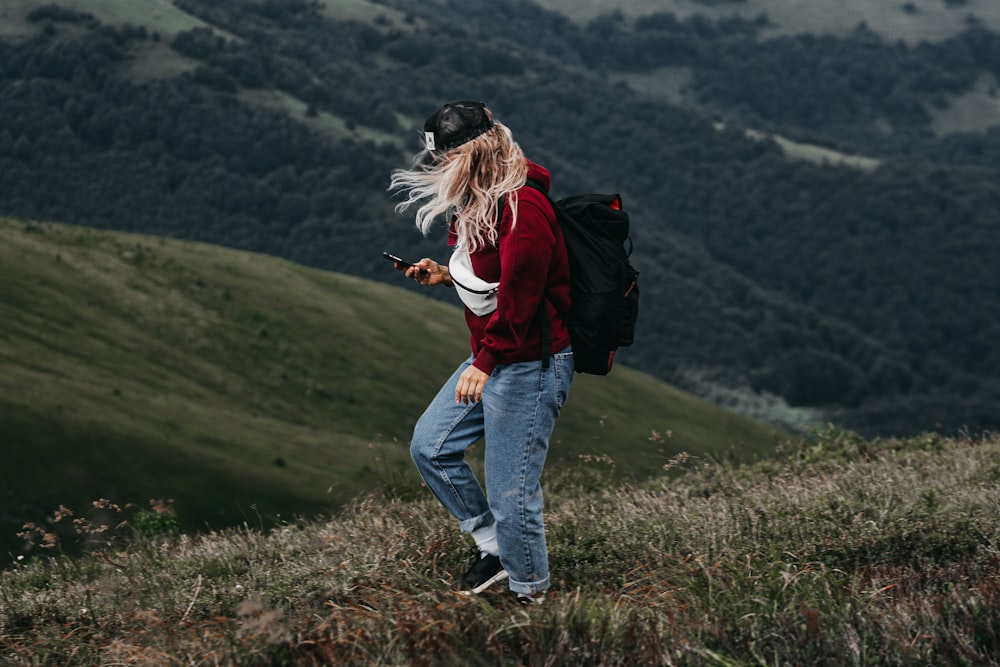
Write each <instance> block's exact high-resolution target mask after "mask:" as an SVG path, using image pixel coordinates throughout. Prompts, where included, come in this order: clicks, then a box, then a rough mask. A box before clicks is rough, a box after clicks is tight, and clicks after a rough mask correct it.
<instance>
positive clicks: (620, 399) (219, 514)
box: [0, 220, 775, 545]
mask: <svg viewBox="0 0 1000 667" xmlns="http://www.w3.org/2000/svg"><path fill="white" fill-rule="evenodd" d="M372 261H373V262H379V261H381V260H380V259H379V258H378V257H373V259H372ZM383 263H384V262H383ZM384 264H385V270H386V271H392V268H391V266H389V265H388V263H384ZM0 267H3V269H2V272H0V442H2V443H3V450H4V456H5V462H4V466H3V467H2V470H0V488H2V489H4V495H3V496H2V497H0V516H2V517H3V524H2V526H0V528H2V533H3V537H4V538H9V537H10V536H12V534H13V532H14V531H16V530H17V529H19V528H20V526H21V524H22V523H23V522H24V521H27V520H36V521H37V520H40V519H41V518H42V517H44V516H45V515H46V513H49V512H51V511H52V510H54V509H56V508H57V507H58V506H59V505H60V504H66V505H68V506H71V507H73V506H75V507H79V506H81V505H82V504H85V503H88V502H89V501H92V500H96V499H98V498H110V499H113V500H115V501H118V502H122V503H124V502H134V503H139V504H145V503H146V502H147V500H148V499H152V498H171V499H174V500H175V501H176V507H177V511H178V513H179V516H180V518H181V520H182V521H183V522H184V523H185V525H187V526H188V527H196V526H199V525H202V524H203V522H208V523H209V524H210V525H211V526H220V525H231V524H233V523H236V522H240V521H243V520H248V521H250V522H251V523H253V524H255V525H257V524H259V523H260V522H262V521H263V522H268V520H269V519H270V518H272V517H273V516H274V515H277V514H280V515H282V516H285V517H289V516H291V515H293V514H296V513H306V514H310V513H315V512H319V511H328V510H331V509H332V508H334V507H337V506H339V505H340V504H341V503H343V502H344V501H346V500H348V499H349V498H351V497H353V496H354V495H355V494H357V493H358V492H359V491H361V490H364V489H369V488H372V487H373V486H377V485H386V484H399V485H410V484H412V483H414V481H415V480H416V476H415V473H414V472H413V471H412V465H411V463H410V461H409V453H408V446H407V445H408V440H409V435H410V431H411V428H412V426H413V423H414V421H415V420H416V418H417V417H418V416H419V414H420V412H421V411H422V409H423V407H424V406H425V404H426V403H427V401H428V400H429V399H430V397H431V396H432V395H433V393H434V392H435V391H436V390H437V388H438V385H439V383H440V382H441V381H442V380H443V379H444V378H445V377H447V375H448V374H449V373H450V372H451V370H452V369H453V368H454V366H455V365H457V364H458V363H459V362H460V361H461V360H462V359H463V358H464V357H465V356H466V355H467V353H468V352H467V351H468V347H467V336H468V334H467V331H466V329H465V324H464V321H463V318H462V315H461V312H460V310H459V309H458V308H457V307H455V306H453V305H450V304H447V303H441V302H438V301H434V300H431V299H428V298H426V297H424V296H422V295H419V294H414V293H413V292H411V291H407V290H404V289H399V288H394V287H391V286H387V285H380V284H375V283H371V282H368V281H365V280H360V279H356V278H352V277H349V276H346V275H339V274H335V273H330V272H324V271H319V270H314V269H307V268H304V267H301V266H299V265H296V264H293V263H289V262H286V261H282V260H278V259H274V258H270V257H266V256H262V255H256V254H251V253H245V252H237V251H233V250H228V249H224V248H221V247H216V246H211V245H202V244H194V243H186V242H179V241H172V240H166V239H162V238H157V237H149V236H137V235H128V234H123V233H115V232H106V231H98V230H92V229H88V228H83V227H70V226H60V225H53V224H39V223H26V222H20V221H13V220H0ZM625 355H627V350H626V351H624V352H623V356H625ZM577 380H578V381H577V382H576V383H575V384H574V388H573V395H572V399H571V401H570V403H569V404H568V406H567V408H566V410H565V412H564V416H563V418H562V419H561V420H560V423H559V426H558V429H557V432H556V434H555V436H554V441H553V447H552V458H553V460H554V461H556V462H567V461H569V462H572V461H575V460H577V458H578V457H579V456H581V455H589V456H602V457H608V458H610V459H611V460H613V461H614V468H615V469H616V470H617V471H620V472H621V473H622V474H628V475H637V476H645V475H648V474H650V473H652V472H655V471H656V470H658V469H659V468H660V466H662V465H663V464H664V463H665V462H666V461H667V460H668V459H670V457H671V456H673V455H675V454H677V453H678V452H680V451H686V452H690V453H693V454H697V455H703V456H711V457H724V456H730V452H732V453H733V454H735V455H737V456H745V457H753V456H756V455H760V454H765V453H768V452H770V451H771V450H772V449H773V446H774V444H775V435H774V431H773V429H772V428H770V427H766V426H764V425H762V424H760V423H757V422H753V421H751V420H748V419H744V418H741V417H738V416H736V415H735V414H733V413H730V412H726V411H723V410H720V409H718V408H716V407H714V406H712V405H710V404H708V403H706V402H704V401H700V400H697V399H695V398H693V397H691V396H689V395H687V394H684V393H681V392H679V391H677V390H675V389H673V388H671V387H669V386H667V385H664V384H663V383H661V382H658V381H655V380H653V379H651V378H650V377H648V376H646V375H643V374H640V373H637V372H633V371H630V370H627V369H625V368H622V369H620V370H616V371H615V372H614V373H613V374H612V375H611V376H610V377H608V378H596V377H586V376H580V375H578V376H577ZM605 460H606V459H605ZM3 544H4V545H9V544H10V541H9V539H7V540H6V541H5V542H3Z"/></svg>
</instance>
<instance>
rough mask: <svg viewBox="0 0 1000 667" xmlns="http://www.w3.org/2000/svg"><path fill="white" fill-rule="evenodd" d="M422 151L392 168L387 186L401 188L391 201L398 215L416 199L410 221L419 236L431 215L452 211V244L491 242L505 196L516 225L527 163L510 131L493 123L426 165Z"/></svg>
mask: <svg viewBox="0 0 1000 667" xmlns="http://www.w3.org/2000/svg"><path fill="white" fill-rule="evenodd" d="M426 157H427V152H426V151H423V152H421V153H420V154H418V155H417V156H416V158H415V159H414V162H413V166H412V167H411V168H410V169H397V170H395V171H393V172H392V180H391V182H390V185H389V189H390V190H402V191H404V192H406V200H405V201H403V202H400V203H399V204H397V205H396V212H397V213H401V212H403V211H405V210H406V209H408V208H409V207H410V206H413V205H414V204H417V203H419V202H421V201H424V200H426V201H424V203H422V204H420V206H419V207H418V208H417V213H416V224H417V227H418V228H419V229H420V231H422V232H423V233H424V234H425V235H426V234H428V233H429V232H430V229H431V226H432V225H433V223H434V219H435V218H436V217H437V216H439V215H446V214H449V213H453V214H454V216H455V222H454V225H455V233H456V234H457V236H458V247H460V248H465V249H468V250H469V251H476V250H480V249H482V248H484V247H486V246H489V245H496V242H497V236H498V234H499V230H498V227H499V217H500V216H499V213H500V211H499V210H498V207H499V205H500V203H501V201H502V200H503V198H504V197H505V196H506V198H507V201H508V202H509V203H510V206H511V212H512V213H513V219H512V222H511V226H513V225H515V224H517V191H518V189H520V188H521V186H523V185H524V183H525V180H526V179H527V177H528V163H527V160H525V157H524V153H523V152H522V151H521V147H520V146H518V145H517V142H516V141H514V136H513V134H512V133H511V131H510V129H509V128H508V127H507V126H505V125H503V124H502V123H499V122H494V125H493V127H492V128H490V129H489V130H487V131H486V132H485V133H483V134H481V135H480V136H478V137H476V138H475V139H472V140H471V141H467V142H466V143H464V144H462V145H461V146H457V147H456V148H453V149H451V150H450V151H448V152H447V153H445V154H444V155H442V156H440V158H439V159H438V160H437V161H435V162H433V163H432V164H425V158H426Z"/></svg>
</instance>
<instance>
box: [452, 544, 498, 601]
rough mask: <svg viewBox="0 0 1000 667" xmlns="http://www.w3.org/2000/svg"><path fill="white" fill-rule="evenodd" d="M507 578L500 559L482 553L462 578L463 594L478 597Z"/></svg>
mask: <svg viewBox="0 0 1000 667" xmlns="http://www.w3.org/2000/svg"><path fill="white" fill-rule="evenodd" d="M506 578H507V570H505V569H503V565H501V564H500V557H499V556H493V555H491V554H487V553H480V554H479V558H478V559H476V562H475V563H473V564H472V567H470V568H469V571H468V572H466V573H465V574H464V575H463V576H462V592H463V593H465V594H467V595H477V594H479V593H482V592H483V591H485V590H486V589H487V588H489V587H490V586H492V585H493V584H495V583H496V582H498V581H503V580H504V579H506Z"/></svg>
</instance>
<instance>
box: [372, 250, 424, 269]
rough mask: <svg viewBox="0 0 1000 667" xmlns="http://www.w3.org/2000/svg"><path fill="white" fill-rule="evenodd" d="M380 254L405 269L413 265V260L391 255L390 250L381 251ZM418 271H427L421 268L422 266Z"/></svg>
mask: <svg viewBox="0 0 1000 667" xmlns="http://www.w3.org/2000/svg"><path fill="white" fill-rule="evenodd" d="M382 256H383V257H385V258H386V259H387V260H389V261H390V262H395V263H396V264H399V265H400V266H402V267H404V268H407V269H408V268H410V267H411V266H413V262H407V261H406V260H405V259H403V258H401V257H397V256H396V255H393V254H392V253H390V252H385V251H383V252H382ZM420 273H427V269H423V268H422V269H420Z"/></svg>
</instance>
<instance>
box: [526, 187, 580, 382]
mask: <svg viewBox="0 0 1000 667" xmlns="http://www.w3.org/2000/svg"><path fill="white" fill-rule="evenodd" d="M524 185H525V186H526V187H531V188H534V189H535V190H538V191H539V192H541V193H542V195H544V196H545V199H547V200H548V202H549V205H550V206H551V207H552V214H553V215H554V216H555V218H556V224H559V209H558V208H557V207H556V205H555V202H553V201H552V197H550V196H549V193H548V191H546V189H545V186H544V185H543V184H542V182H541V181H538V180H535V179H534V178H529V179H528V180H526V181H525V182H524ZM546 301H548V302H549V303H551V304H552V307H553V308H555V309H556V314H557V315H558V316H559V319H561V320H562V321H563V322H566V323H567V324H568V323H569V320H568V319H566V315H565V314H564V313H563V312H562V309H561V308H559V306H558V304H556V302H555V301H553V300H552V297H551V296H549V290H548V289H546V290H545V291H544V292H543V293H542V301H541V305H539V306H538V326H539V329H540V330H541V336H542V370H548V368H549V359H550V358H551V357H552V325H551V324H550V323H549V317H548V314H547V313H546V312H545V302H546Z"/></svg>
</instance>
